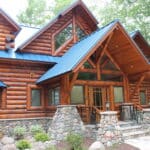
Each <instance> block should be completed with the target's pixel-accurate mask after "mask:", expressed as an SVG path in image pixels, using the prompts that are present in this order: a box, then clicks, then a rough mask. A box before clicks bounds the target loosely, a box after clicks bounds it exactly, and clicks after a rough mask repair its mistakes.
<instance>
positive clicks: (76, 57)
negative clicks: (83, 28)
mask: <svg viewBox="0 0 150 150" xmlns="http://www.w3.org/2000/svg"><path fill="white" fill-rule="evenodd" d="M117 22H118V21H117V20H115V21H113V22H111V23H110V24H108V25H106V26H104V27H103V28H100V29H99V30H97V31H95V32H94V33H92V34H91V35H89V36H87V37H86V38H85V39H83V40H82V41H80V42H78V43H76V44H75V45H74V46H72V47H71V48H70V49H69V51H68V52H67V53H65V54H64V56H62V58H61V59H60V61H59V63H58V64H56V65H55V66H54V67H53V68H51V69H49V70H48V71H47V72H46V73H45V74H44V75H42V76H41V78H39V79H38V80H37V83H41V82H43V81H45V80H48V79H51V78H54V77H57V76H59V75H62V74H65V73H67V72H70V71H72V70H73V69H74V68H75V67H76V66H77V65H78V64H79V63H80V61H81V60H82V59H83V58H84V57H85V56H86V55H87V54H88V53H89V52H90V51H91V50H92V49H93V48H94V46H95V45H97V44H98V42H99V41H100V40H102V39H103V37H104V36H105V35H106V34H107V33H108V32H109V31H110V30H111V29H112V28H113V27H114V25H115V24H116V23H117Z"/></svg>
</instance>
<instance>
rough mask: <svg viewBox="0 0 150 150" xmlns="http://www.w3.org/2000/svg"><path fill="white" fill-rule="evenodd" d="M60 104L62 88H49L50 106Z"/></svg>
mask: <svg viewBox="0 0 150 150" xmlns="http://www.w3.org/2000/svg"><path fill="white" fill-rule="evenodd" d="M59 104H60V88H59V87H57V88H54V89H49V91H48V106H50V105H59Z"/></svg>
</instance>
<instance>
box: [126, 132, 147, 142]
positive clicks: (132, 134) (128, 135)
mask: <svg viewBox="0 0 150 150" xmlns="http://www.w3.org/2000/svg"><path fill="white" fill-rule="evenodd" d="M147 134H148V131H146V130H139V131H135V132H134V131H133V132H128V133H123V137H124V140H127V139H133V138H137V137H142V136H146V135H147Z"/></svg>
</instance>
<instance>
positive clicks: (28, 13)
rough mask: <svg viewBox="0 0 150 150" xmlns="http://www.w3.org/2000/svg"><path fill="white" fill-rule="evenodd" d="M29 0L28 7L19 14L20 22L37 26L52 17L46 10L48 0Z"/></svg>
mask: <svg viewBox="0 0 150 150" xmlns="http://www.w3.org/2000/svg"><path fill="white" fill-rule="evenodd" d="M27 2H28V6H27V8H26V9H25V10H24V11H23V12H21V13H20V14H19V15H18V16H17V17H18V20H19V22H20V23H21V24H24V25H28V26H36V27H37V26H42V25H44V24H45V23H46V22H47V20H48V18H50V15H49V14H48V13H47V10H46V9H47V7H46V0H27Z"/></svg>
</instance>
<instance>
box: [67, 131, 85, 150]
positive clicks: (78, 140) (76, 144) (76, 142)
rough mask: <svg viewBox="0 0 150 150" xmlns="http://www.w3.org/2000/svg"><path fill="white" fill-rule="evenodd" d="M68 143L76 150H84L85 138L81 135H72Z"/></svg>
mask: <svg viewBox="0 0 150 150" xmlns="http://www.w3.org/2000/svg"><path fill="white" fill-rule="evenodd" d="M66 141H67V142H68V143H69V144H70V145H71V146H72V148H73V149H74V150H82V146H81V145H82V142H83V137H82V136H81V135H80V134H76V133H70V134H68V136H67V139H66Z"/></svg>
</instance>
